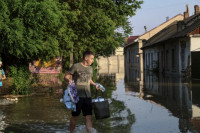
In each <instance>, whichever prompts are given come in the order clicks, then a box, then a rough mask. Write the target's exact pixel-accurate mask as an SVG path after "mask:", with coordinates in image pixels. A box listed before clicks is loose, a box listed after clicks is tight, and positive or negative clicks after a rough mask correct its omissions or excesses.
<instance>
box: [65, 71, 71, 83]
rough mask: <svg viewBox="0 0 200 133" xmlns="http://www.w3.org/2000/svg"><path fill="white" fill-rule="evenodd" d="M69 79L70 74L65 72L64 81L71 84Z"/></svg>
mask: <svg viewBox="0 0 200 133" xmlns="http://www.w3.org/2000/svg"><path fill="white" fill-rule="evenodd" d="M71 77H72V74H71V73H69V72H66V74H65V77H64V79H65V80H66V81H69V83H72V80H71Z"/></svg>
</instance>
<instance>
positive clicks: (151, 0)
mask: <svg viewBox="0 0 200 133" xmlns="http://www.w3.org/2000/svg"><path fill="white" fill-rule="evenodd" d="M143 1H144V3H143V4H142V5H141V8H140V9H137V11H136V15H135V16H133V17H131V18H130V19H129V21H130V24H131V27H132V28H133V33H132V35H142V34H143V33H144V32H145V30H144V26H146V27H147V30H148V31H149V30H151V29H153V28H154V27H156V26H158V25H160V24H162V23H163V22H165V21H166V17H169V19H170V18H172V17H174V16H176V15H177V14H183V12H185V11H186V5H187V4H188V6H189V13H190V16H191V15H193V14H194V5H199V6H200V0H143Z"/></svg>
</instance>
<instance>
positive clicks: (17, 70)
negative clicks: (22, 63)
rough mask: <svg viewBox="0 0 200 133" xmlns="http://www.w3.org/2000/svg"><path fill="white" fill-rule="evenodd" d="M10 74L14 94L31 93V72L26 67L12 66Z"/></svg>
mask: <svg viewBox="0 0 200 133" xmlns="http://www.w3.org/2000/svg"><path fill="white" fill-rule="evenodd" d="M9 68H10V76H11V77H12V78H13V80H12V94H17V95H26V94H30V87H31V83H32V80H31V73H30V72H29V70H28V69H27V68H25V67H16V66H11V67H9Z"/></svg>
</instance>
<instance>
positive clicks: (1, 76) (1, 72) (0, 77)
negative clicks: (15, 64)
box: [0, 61, 6, 87]
mask: <svg viewBox="0 0 200 133" xmlns="http://www.w3.org/2000/svg"><path fill="white" fill-rule="evenodd" d="M1 66H2V61H0V87H2V86H3V83H2V81H3V80H4V79H6V75H5V72H4V70H3V69H2V67H1Z"/></svg>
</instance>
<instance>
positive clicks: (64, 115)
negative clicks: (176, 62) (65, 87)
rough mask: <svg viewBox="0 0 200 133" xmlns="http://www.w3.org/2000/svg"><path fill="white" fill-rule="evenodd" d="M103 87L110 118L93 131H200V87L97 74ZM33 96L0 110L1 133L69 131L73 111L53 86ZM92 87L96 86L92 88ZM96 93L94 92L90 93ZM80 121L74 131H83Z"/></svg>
mask: <svg viewBox="0 0 200 133" xmlns="http://www.w3.org/2000/svg"><path fill="white" fill-rule="evenodd" d="M99 78H100V79H99V80H100V82H101V83H102V84H103V85H104V86H105V88H106V95H105V96H106V98H107V99H108V100H109V103H110V111H111V117H110V118H108V119H104V120H95V117H94V115H93V128H94V129H93V131H94V133H122V132H123V133H179V132H183V133H197V132H200V126H199V125H200V100H199V99H200V98H199V93H200V89H199V88H200V84H199V80H193V81H191V83H188V82H184V80H182V79H181V78H177V77H170V76H160V75H154V74H152V73H150V74H149V73H148V74H146V75H145V76H144V80H143V81H142V82H141V81H137V80H135V79H134V78H133V80H129V81H125V80H124V78H117V75H116V74H112V75H103V76H99ZM55 84H56V83H54V86H55V87H53V88H49V90H48V91H44V92H42V93H38V94H37V95H34V96H29V97H22V98H19V101H18V102H17V103H14V104H9V105H1V106H0V125H1V126H0V130H1V132H6V133H10V132H12V133H68V132H69V119H70V116H71V113H70V111H69V110H67V109H66V108H65V106H64V104H63V103H60V100H59V99H60V98H61V97H62V95H63V94H62V88H60V86H56V85H55ZM93 89H94V88H93ZM93 95H94V92H93ZM85 132H86V131H85V126H84V118H83V117H82V116H80V117H79V120H78V123H77V126H76V133H85Z"/></svg>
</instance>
